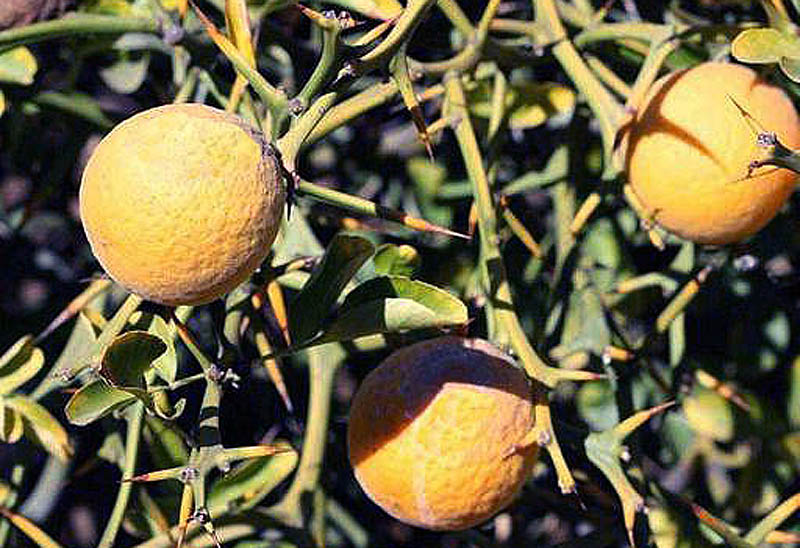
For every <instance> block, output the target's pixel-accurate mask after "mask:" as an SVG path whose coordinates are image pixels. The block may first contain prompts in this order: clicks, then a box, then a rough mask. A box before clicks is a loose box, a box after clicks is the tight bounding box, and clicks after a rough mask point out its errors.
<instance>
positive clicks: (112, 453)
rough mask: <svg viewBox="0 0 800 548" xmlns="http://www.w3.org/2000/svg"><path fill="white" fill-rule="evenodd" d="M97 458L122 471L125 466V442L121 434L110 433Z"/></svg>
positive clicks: (98, 451)
mask: <svg viewBox="0 0 800 548" xmlns="http://www.w3.org/2000/svg"><path fill="white" fill-rule="evenodd" d="M97 456H98V457H100V458H101V459H103V460H105V461H108V462H110V463H111V464H116V465H117V467H118V468H119V469H120V470H122V469H123V468H124V466H125V442H124V441H122V435H121V434H120V433H119V432H110V433H109V434H108V435H106V437H105V439H104V440H103V444H102V445H101V446H100V449H98V450H97Z"/></svg>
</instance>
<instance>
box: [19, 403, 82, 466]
mask: <svg viewBox="0 0 800 548" xmlns="http://www.w3.org/2000/svg"><path fill="white" fill-rule="evenodd" d="M3 402H4V403H5V405H6V406H7V407H8V408H10V409H13V410H14V411H16V412H17V413H19V414H20V415H21V416H22V417H23V420H24V426H25V437H26V438H28V439H30V440H31V441H33V442H35V443H37V444H38V445H40V446H41V447H42V448H43V449H45V450H46V451H48V452H49V453H50V454H52V455H53V456H54V457H56V458H58V459H60V460H62V461H64V460H67V459H68V458H69V457H70V456H71V455H72V447H71V446H70V443H69V438H68V437H67V432H66V431H65V430H64V428H63V427H62V426H61V423H59V422H58V421H57V420H56V419H55V417H53V415H51V414H50V412H49V411H48V410H47V409H45V408H44V407H42V406H41V405H39V404H38V403H36V402H35V401H33V400H31V399H29V398H27V397H25V396H20V395H12V396H5V397H4V398H3Z"/></svg>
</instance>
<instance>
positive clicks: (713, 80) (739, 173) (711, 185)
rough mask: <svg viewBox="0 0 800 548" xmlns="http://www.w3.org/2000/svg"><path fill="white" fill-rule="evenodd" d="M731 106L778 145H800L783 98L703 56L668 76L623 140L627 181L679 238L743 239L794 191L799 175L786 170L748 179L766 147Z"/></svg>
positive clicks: (739, 70) (745, 73)
mask: <svg viewBox="0 0 800 548" xmlns="http://www.w3.org/2000/svg"><path fill="white" fill-rule="evenodd" d="M734 101H735V102H734ZM737 103H738V105H740V106H741V107H742V108H743V109H744V110H745V111H747V112H748V113H749V114H750V115H751V116H752V118H753V119H754V120H756V121H757V122H758V124H760V125H761V126H763V128H765V130H767V131H770V132H775V133H776V134H777V136H778V138H779V139H780V140H781V142H782V143H783V144H784V145H786V146H788V147H791V148H797V147H798V146H800V124H798V117H797V112H796V111H795V109H794V106H793V105H792V102H791V101H790V100H789V98H788V97H787V95H786V94H785V93H784V92H783V90H781V89H780V88H779V87H776V86H773V85H771V84H769V83H768V82H766V81H764V80H763V79H761V78H760V77H759V76H758V75H757V74H756V73H755V72H754V71H753V70H751V69H749V68H747V67H744V66H741V65H735V64H729V63H712V62H709V63H703V64H701V65H698V66H696V67H694V68H691V69H689V70H684V71H678V72H675V73H672V74H669V75H667V76H665V77H663V78H661V79H660V80H658V81H657V82H656V83H655V84H654V85H653V88H652V89H651V90H650V92H649V93H648V95H647V97H646V98H645V100H644V103H643V105H642V106H641V108H640V109H639V111H638V114H637V116H636V119H635V121H634V123H633V126H632V128H631V132H630V135H629V137H628V138H629V141H628V146H627V152H626V171H627V174H628V179H629V182H630V184H631V186H632V188H633V190H634V192H635V193H636V195H637V196H638V197H639V199H640V200H641V202H642V204H643V205H644V207H645V209H646V210H647V211H648V212H650V213H651V214H652V216H653V220H654V221H656V222H657V223H658V224H659V225H661V226H663V227H664V228H666V229H667V230H669V231H671V232H673V233H675V234H677V235H678V236H681V237H683V238H686V239H688V240H692V241H695V242H699V243H706V244H718V245H720V244H727V243H732V242H737V241H739V240H742V239H744V238H746V237H748V236H750V235H752V234H754V233H756V232H758V231H759V230H760V229H761V228H763V227H764V225H766V224H767V223H768V222H769V221H770V220H771V219H772V218H773V217H774V216H775V214H776V213H777V212H778V210H779V209H780V207H781V206H782V205H783V203H784V202H785V201H786V199H787V198H788V197H789V195H790V194H791V192H792V190H793V189H794V185H795V181H796V175H795V174H794V173H792V172H791V171H788V170H785V169H777V168H775V167H771V166H766V167H761V168H758V169H756V170H754V171H753V173H752V176H751V177H748V168H749V166H750V163H751V162H752V161H754V160H758V159H762V158H763V157H764V150H763V149H760V148H759V146H758V144H757V142H756V133H757V131H758V130H757V129H754V127H753V126H751V124H750V123H748V119H747V118H746V117H745V116H744V115H743V114H742V113H741V111H740V110H739V108H738V107H737V106H736V104H737ZM751 122H752V120H751Z"/></svg>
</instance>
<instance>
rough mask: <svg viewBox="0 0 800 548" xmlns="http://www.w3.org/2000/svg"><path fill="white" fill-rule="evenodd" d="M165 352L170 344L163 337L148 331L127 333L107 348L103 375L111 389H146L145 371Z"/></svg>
mask: <svg viewBox="0 0 800 548" xmlns="http://www.w3.org/2000/svg"><path fill="white" fill-rule="evenodd" d="M166 351H167V344H166V343H165V342H164V341H163V340H161V338H160V337H157V336H156V335H152V334H150V333H148V332H146V331H128V332H127V333H123V334H122V335H119V336H118V337H117V338H115V339H114V341H113V342H112V343H111V344H109V345H108V348H106V351H105V353H104V354H103V361H102V367H101V369H100V375H102V377H103V378H104V379H105V380H106V381H108V383H109V384H110V385H111V386H115V387H119V388H123V389H125V388H141V389H143V388H145V383H144V377H143V375H144V372H145V371H147V370H148V369H150V367H152V366H153V362H155V360H156V359H158V358H159V357H160V356H161V355H162V354H164V353H165V352H166Z"/></svg>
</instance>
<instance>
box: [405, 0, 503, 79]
mask: <svg viewBox="0 0 800 548" xmlns="http://www.w3.org/2000/svg"><path fill="white" fill-rule="evenodd" d="M499 6H500V0H489V2H488V3H487V5H486V9H485V10H484V12H483V15H482V16H481V20H480V22H479V23H478V27H477V29H475V30H474V31H473V32H472V33H470V35H469V36H470V38H469V41H468V43H467V47H465V48H464V49H463V50H462V51H461V52H460V53H458V54H457V55H456V56H455V57H453V58H452V59H448V60H446V61H438V62H434V63H420V64H418V68H419V69H420V70H421V71H422V72H424V73H426V74H444V73H445V72H447V71H449V70H460V71H468V70H471V69H472V67H474V66H475V65H476V64H477V63H478V61H480V59H481V53H482V52H483V47H484V45H485V44H486V39H487V38H488V37H489V25H490V23H491V22H492V19H494V16H495V14H496V13H497V8H498V7H499Z"/></svg>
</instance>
